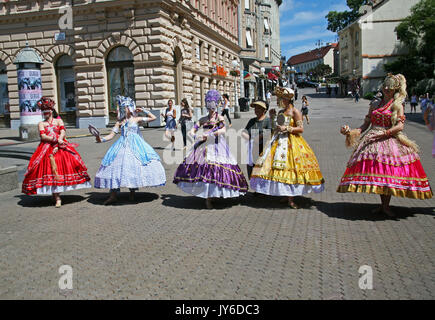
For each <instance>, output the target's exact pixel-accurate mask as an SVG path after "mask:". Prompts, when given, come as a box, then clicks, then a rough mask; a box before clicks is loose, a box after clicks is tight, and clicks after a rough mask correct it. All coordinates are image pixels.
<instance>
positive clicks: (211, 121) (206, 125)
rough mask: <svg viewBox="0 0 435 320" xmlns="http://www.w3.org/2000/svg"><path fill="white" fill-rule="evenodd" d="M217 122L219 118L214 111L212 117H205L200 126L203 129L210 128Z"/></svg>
mask: <svg viewBox="0 0 435 320" xmlns="http://www.w3.org/2000/svg"><path fill="white" fill-rule="evenodd" d="M217 122H219V119H218V116H217V113H216V115H215V116H214V117H213V118H212V119H207V121H206V122H204V123H203V124H202V127H203V128H204V129H211V128H213V127H214V126H215V125H216V123H217Z"/></svg>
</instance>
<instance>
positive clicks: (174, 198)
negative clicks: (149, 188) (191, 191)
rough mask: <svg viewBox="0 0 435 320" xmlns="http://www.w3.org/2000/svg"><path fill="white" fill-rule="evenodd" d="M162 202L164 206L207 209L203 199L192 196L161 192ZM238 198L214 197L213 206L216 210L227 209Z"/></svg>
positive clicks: (234, 204)
mask: <svg viewBox="0 0 435 320" xmlns="http://www.w3.org/2000/svg"><path fill="white" fill-rule="evenodd" d="M161 198H162V200H163V201H162V204H163V205H164V206H166V207H172V208H177V209H191V210H208V209H207V208H206V206H205V199H203V198H199V197H193V196H189V195H186V196H178V195H175V194H162V195H161ZM239 199H240V198H227V199H222V198H219V199H218V198H215V199H213V208H214V209H217V210H222V209H229V208H231V207H233V206H237V205H239V204H240V200H239Z"/></svg>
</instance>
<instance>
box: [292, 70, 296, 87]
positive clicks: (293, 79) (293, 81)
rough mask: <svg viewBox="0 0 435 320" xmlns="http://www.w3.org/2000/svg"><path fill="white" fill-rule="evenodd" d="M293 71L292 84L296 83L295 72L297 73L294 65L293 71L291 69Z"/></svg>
mask: <svg viewBox="0 0 435 320" xmlns="http://www.w3.org/2000/svg"><path fill="white" fill-rule="evenodd" d="M291 73H292V84H293V85H294V84H295V74H296V70H295V67H293V66H292V71H291Z"/></svg>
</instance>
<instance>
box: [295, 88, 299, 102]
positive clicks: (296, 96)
mask: <svg viewBox="0 0 435 320" xmlns="http://www.w3.org/2000/svg"><path fill="white" fill-rule="evenodd" d="M297 100H298V87H297V86H295V101H297Z"/></svg>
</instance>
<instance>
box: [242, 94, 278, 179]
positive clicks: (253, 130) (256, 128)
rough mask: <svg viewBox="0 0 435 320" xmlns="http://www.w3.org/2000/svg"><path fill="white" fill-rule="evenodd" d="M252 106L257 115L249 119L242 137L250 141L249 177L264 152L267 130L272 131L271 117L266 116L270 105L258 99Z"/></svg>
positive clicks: (249, 177)
mask: <svg viewBox="0 0 435 320" xmlns="http://www.w3.org/2000/svg"><path fill="white" fill-rule="evenodd" d="M251 107H252V108H254V109H255V116H256V117H255V118H251V119H249V121H248V123H247V124H246V127H245V130H244V131H243V132H242V137H243V138H245V139H246V140H247V141H248V165H247V171H248V179H251V174H252V169H253V168H254V164H255V162H256V161H257V158H258V156H259V155H260V154H261V153H263V146H264V144H265V142H266V141H265V139H264V133H265V130H270V133H271V132H272V124H271V122H270V118H268V117H267V116H266V113H267V110H268V109H269V105H268V104H267V103H265V102H264V101H261V100H258V101H254V102H252V103H251Z"/></svg>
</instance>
